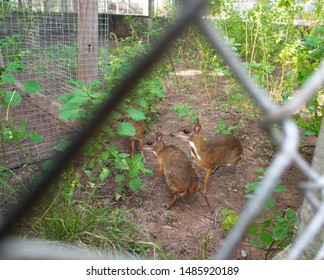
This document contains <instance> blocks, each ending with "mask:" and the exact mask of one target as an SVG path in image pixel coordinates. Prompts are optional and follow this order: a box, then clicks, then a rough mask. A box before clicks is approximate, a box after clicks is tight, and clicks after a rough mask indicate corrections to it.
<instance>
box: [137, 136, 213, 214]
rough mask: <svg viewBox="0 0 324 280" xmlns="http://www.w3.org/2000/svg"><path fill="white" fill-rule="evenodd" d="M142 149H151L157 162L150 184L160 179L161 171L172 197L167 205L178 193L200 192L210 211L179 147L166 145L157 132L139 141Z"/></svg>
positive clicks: (196, 178) (176, 197)
mask: <svg viewBox="0 0 324 280" xmlns="http://www.w3.org/2000/svg"><path fill="white" fill-rule="evenodd" d="M141 150H142V151H152V152H153V153H154V154H155V156H156V158H157V162H158V172H157V175H156V179H155V181H154V183H153V185H152V186H154V185H155V184H156V183H157V182H158V181H159V179H160V177H161V174H162V172H163V173H164V176H165V180H166V183H167V186H168V188H169V190H170V191H171V193H172V196H173V199H172V201H171V203H170V204H169V205H168V207H167V209H170V207H171V205H172V204H173V203H174V202H175V201H176V200H177V199H178V198H179V197H180V194H181V193H183V194H184V195H189V194H190V193H195V192H200V193H201V195H202V197H203V198H204V199H205V201H206V203H207V206H208V208H209V209H210V211H211V212H213V211H212V209H211V206H210V204H209V202H208V200H207V197H206V196H205V195H204V194H203V193H202V189H201V187H200V186H199V185H198V177H197V174H196V173H195V171H194V169H193V167H192V166H191V162H190V160H189V158H188V157H187V155H186V154H185V153H184V152H183V151H182V150H181V149H179V148H177V147H175V146H171V145H166V144H165V143H164V141H163V134H162V133H160V132H158V133H157V134H156V135H153V136H152V135H149V136H147V137H146V138H145V139H143V141H142V143H141Z"/></svg>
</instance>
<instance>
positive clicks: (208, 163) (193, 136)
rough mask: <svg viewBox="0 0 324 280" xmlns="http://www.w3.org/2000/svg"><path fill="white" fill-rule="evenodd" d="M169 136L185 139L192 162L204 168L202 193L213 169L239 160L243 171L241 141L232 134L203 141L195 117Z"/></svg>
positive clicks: (233, 163)
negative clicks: (191, 122) (191, 121)
mask: <svg viewBox="0 0 324 280" xmlns="http://www.w3.org/2000/svg"><path fill="white" fill-rule="evenodd" d="M171 136H175V137H177V138H179V139H182V140H184V141H187V142H188V143H189V146H190V155H191V158H192V160H193V162H194V163H195V164H196V165H198V166H200V167H202V168H203V169H205V170H206V176H205V180H204V193H206V186H207V182H208V178H209V176H210V174H211V171H212V170H213V169H215V170H216V169H217V168H218V167H219V166H221V165H236V164H237V163H238V162H240V164H241V166H242V168H243V171H244V166H243V161H242V151H243V149H242V145H241V142H240V141H239V140H238V139H236V138H235V137H234V136H232V135H216V136H214V137H213V138H212V139H210V140H208V141H205V140H204V136H203V132H202V128H201V124H200V123H199V119H196V120H195V122H194V123H193V125H188V126H184V127H180V128H178V129H177V130H176V131H175V132H172V133H171ZM244 173H245V171H244Z"/></svg>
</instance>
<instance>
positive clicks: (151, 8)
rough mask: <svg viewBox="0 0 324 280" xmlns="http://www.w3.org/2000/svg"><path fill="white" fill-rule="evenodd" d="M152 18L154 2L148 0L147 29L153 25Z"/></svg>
mask: <svg viewBox="0 0 324 280" xmlns="http://www.w3.org/2000/svg"><path fill="white" fill-rule="evenodd" d="M153 16H154V0H148V28H151V27H152V25H153Z"/></svg>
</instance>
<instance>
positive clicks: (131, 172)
mask: <svg viewBox="0 0 324 280" xmlns="http://www.w3.org/2000/svg"><path fill="white" fill-rule="evenodd" d="M129 175H130V176H132V177H137V176H138V175H139V170H138V169H137V168H130V169H129Z"/></svg>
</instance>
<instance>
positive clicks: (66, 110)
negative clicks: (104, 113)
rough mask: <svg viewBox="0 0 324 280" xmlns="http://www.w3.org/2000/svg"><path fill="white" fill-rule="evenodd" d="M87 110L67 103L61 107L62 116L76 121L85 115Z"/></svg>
mask: <svg viewBox="0 0 324 280" xmlns="http://www.w3.org/2000/svg"><path fill="white" fill-rule="evenodd" d="M86 112H87V111H86V110H85V109H82V108H78V107H75V106H73V105H71V104H65V105H62V106H61V107H60V118H61V119H62V120H66V121H75V120H78V119H81V118H83V117H85V115H86Z"/></svg>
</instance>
